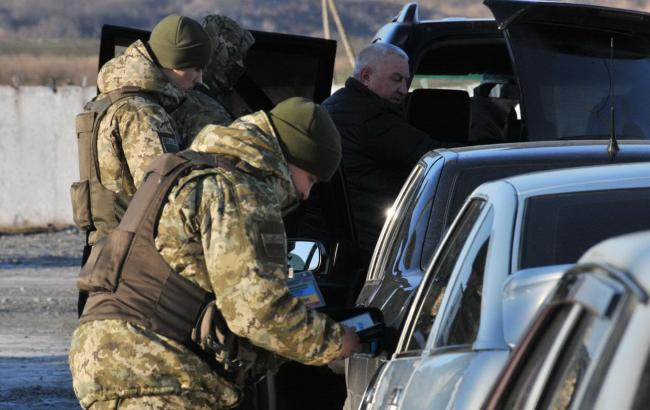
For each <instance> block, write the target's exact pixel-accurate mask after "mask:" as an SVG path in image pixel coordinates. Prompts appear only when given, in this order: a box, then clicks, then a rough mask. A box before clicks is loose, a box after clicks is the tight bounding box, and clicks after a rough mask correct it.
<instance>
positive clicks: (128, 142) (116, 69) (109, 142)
mask: <svg viewBox="0 0 650 410" xmlns="http://www.w3.org/2000/svg"><path fill="white" fill-rule="evenodd" d="M97 85H98V88H99V91H100V92H101V93H102V94H106V93H108V92H110V91H113V90H117V89H119V88H122V87H126V86H136V87H140V88H141V89H143V90H144V91H146V92H147V93H148V94H149V95H151V98H148V97H147V98H145V97H142V96H140V95H135V96H132V97H126V98H123V99H121V100H119V101H118V102H116V103H115V104H113V105H111V106H110V107H109V108H108V110H107V112H106V115H105V116H104V118H103V119H102V121H101V123H100V125H99V130H98V134H97V152H98V161H99V169H100V179H101V182H102V185H104V187H106V188H107V189H109V190H111V191H113V192H115V193H119V192H123V193H124V194H126V196H127V197H131V196H133V194H134V193H135V190H136V188H137V187H139V186H140V184H141V183H142V180H143V178H144V171H145V169H146V168H147V167H148V166H149V164H150V163H151V161H153V160H154V159H155V158H157V157H158V156H160V155H161V154H162V153H163V152H176V151H178V150H179V149H181V148H182V141H181V139H180V138H179V137H178V136H177V135H178V133H177V130H176V125H175V122H174V120H173V119H172V117H171V116H170V115H169V114H168V113H169V112H171V111H173V110H174V109H176V107H177V106H178V105H179V104H180V102H181V101H182V99H183V98H184V96H183V92H182V91H181V90H180V89H179V88H178V87H176V86H175V85H173V84H172V83H171V82H169V80H168V79H167V77H166V76H165V74H164V73H163V72H162V70H161V69H160V68H158V67H157V66H156V65H155V63H154V62H153V61H152V59H151V56H150V55H149V52H148V51H147V49H146V47H145V45H144V44H143V43H142V42H141V41H136V42H135V43H133V44H132V45H131V46H129V47H128V48H127V49H126V51H125V52H124V54H122V55H120V56H118V57H115V58H114V59H112V60H111V61H109V62H108V63H106V64H105V65H104V66H103V67H102V69H101V70H100V72H99V75H98V76H97ZM98 98H99V99H101V98H103V96H102V95H100V96H99V97H98ZM94 233H96V232H94ZM97 239H98V238H96V237H91V242H95V241H96V240H97Z"/></svg>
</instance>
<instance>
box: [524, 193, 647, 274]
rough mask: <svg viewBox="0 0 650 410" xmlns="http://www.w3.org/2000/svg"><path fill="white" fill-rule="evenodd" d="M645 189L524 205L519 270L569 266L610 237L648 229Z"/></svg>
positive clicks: (536, 200) (543, 198)
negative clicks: (547, 266) (566, 264)
mask: <svg viewBox="0 0 650 410" xmlns="http://www.w3.org/2000/svg"><path fill="white" fill-rule="evenodd" d="M649 203H650V190H648V189H625V190H624V189H618V190H603V191H590V192H572V193H567V194H559V195H546V196H539V197H533V198H530V199H528V200H527V201H526V203H525V210H524V217H523V218H524V222H523V234H522V239H521V245H520V259H519V269H526V268H532V267H537V266H546V265H559V264H564V263H574V262H575V261H577V260H578V258H579V257H580V255H582V254H583V253H584V252H585V251H586V250H587V249H589V248H590V247H591V246H593V245H595V244H596V243H598V242H600V241H602V240H604V239H607V238H610V237H612V236H617V235H622V234H625V233H630V232H636V231H641V230H644V229H650V218H648V204H649Z"/></svg>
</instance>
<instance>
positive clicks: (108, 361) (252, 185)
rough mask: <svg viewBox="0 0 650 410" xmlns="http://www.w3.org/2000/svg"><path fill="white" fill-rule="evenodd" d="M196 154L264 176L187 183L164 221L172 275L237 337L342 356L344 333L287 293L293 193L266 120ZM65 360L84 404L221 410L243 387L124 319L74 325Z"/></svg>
mask: <svg viewBox="0 0 650 410" xmlns="http://www.w3.org/2000/svg"><path fill="white" fill-rule="evenodd" d="M191 149H193V150H195V151H199V152H206V153H214V154H225V155H231V156H234V157H237V158H240V159H241V160H243V161H245V162H247V163H248V164H249V165H251V166H253V167H254V168H256V169H257V170H259V171H261V172H262V173H264V175H266V176H265V177H264V178H260V177H259V176H253V175H250V174H247V173H244V172H242V171H233V170H226V169H220V168H217V169H203V170H197V171H193V172H191V173H190V174H189V175H187V176H185V177H183V178H181V179H180V180H179V182H178V184H177V185H176V186H175V187H174V188H173V189H172V191H171V192H170V194H169V198H168V202H167V204H166V205H165V206H164V208H163V212H162V214H161V217H160V220H159V226H158V233H157V236H156V240H155V243H156V248H157V249H158V250H159V252H160V254H161V255H162V256H163V258H164V259H165V260H166V261H167V263H169V265H170V266H171V267H172V268H173V269H174V270H175V271H176V272H178V273H179V274H181V275H183V276H185V277H186V278H188V279H190V280H192V281H194V282H195V283H197V284H198V285H199V286H201V287H202V288H204V289H206V290H209V291H211V292H214V293H215V296H216V300H217V305H218V306H219V308H220V310H221V312H222V314H223V316H224V318H225V319H226V321H227V323H228V326H229V327H230V329H231V330H232V331H233V332H234V333H236V334H238V335H239V336H242V337H246V338H248V339H249V340H250V341H251V342H252V343H253V344H255V345H257V346H259V347H261V348H263V349H265V350H268V351H271V352H275V353H277V354H279V355H282V356H284V357H286V358H289V359H293V360H297V361H300V362H303V363H307V364H314V365H319V364H325V363H328V362H330V361H332V360H334V359H336V358H338V357H339V356H340V354H341V349H342V343H343V335H342V334H343V329H342V327H341V326H340V325H339V324H337V323H335V322H334V321H332V320H331V319H329V318H328V317H327V316H325V315H322V314H320V313H318V312H315V311H312V310H309V309H307V308H306V307H305V306H304V305H303V304H302V303H301V302H300V301H298V300H297V299H296V298H294V297H293V296H292V295H291V294H290V293H289V291H288V289H287V287H286V286H285V281H286V275H287V258H286V256H287V253H286V251H287V246H286V236H285V233H284V228H283V225H282V214H283V210H285V211H286V210H288V209H289V208H290V207H292V206H293V205H295V204H296V202H297V192H296V189H295V186H294V185H293V183H292V180H291V177H290V174H289V171H288V167H287V164H286V162H285V160H284V157H283V155H282V153H281V151H280V146H279V143H278V141H277V138H276V136H275V135H274V131H273V127H272V126H271V124H270V122H269V119H268V117H267V116H266V114H264V113H263V112H258V113H255V114H252V115H249V116H246V117H242V118H240V119H239V120H237V121H235V122H234V123H232V124H231V125H230V126H229V127H227V128H226V127H221V126H216V125H209V126H207V127H205V128H204V129H203V130H202V131H201V132H200V133H199V135H198V136H197V137H196V139H195V141H194V142H193V143H192V146H191ZM69 363H70V369H71V372H72V376H73V386H74V389H75V393H76V394H77V397H78V398H79V400H80V402H81V405H82V406H84V407H88V406H90V405H91V404H92V403H93V402H95V401H97V400H112V399H116V398H125V397H137V396H143V395H160V394H192V395H196V396H199V397H201V398H202V399H205V400H209V402H210V403H211V405H212V406H213V407H218V408H223V407H228V406H232V405H234V404H235V403H236V402H237V401H238V399H239V398H240V388H239V387H238V386H236V385H234V384H233V383H231V382H229V381H227V380H225V379H223V378H222V377H220V376H219V375H217V374H216V373H214V372H213V371H211V370H210V368H209V367H208V366H207V365H206V364H205V363H204V362H202V361H201V360H200V359H199V358H198V357H197V356H196V355H195V354H193V353H192V352H190V351H189V350H188V349H187V348H186V347H185V346H184V345H182V344H179V343H176V342H174V341H173V340H170V339H167V338H165V337H163V336H160V335H158V334H156V333H154V332H152V331H150V330H148V329H146V328H143V327H140V326H137V325H133V324H130V323H128V322H124V321H119V320H101V321H92V322H88V323H85V324H83V325H81V326H80V327H79V328H77V330H76V331H75V333H74V335H73V340H72V346H71V349H70V360H69Z"/></svg>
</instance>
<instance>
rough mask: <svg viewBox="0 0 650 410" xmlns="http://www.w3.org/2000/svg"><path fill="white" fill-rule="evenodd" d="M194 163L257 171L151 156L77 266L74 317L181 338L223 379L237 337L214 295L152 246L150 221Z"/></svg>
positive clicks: (183, 156)
mask: <svg viewBox="0 0 650 410" xmlns="http://www.w3.org/2000/svg"><path fill="white" fill-rule="evenodd" d="M201 168H226V169H232V170H234V169H238V170H240V171H243V172H248V173H251V174H256V173H257V172H258V171H257V170H254V169H252V168H250V167H249V166H248V165H247V164H245V163H244V162H243V161H239V162H237V161H236V159H234V158H229V157H226V156H216V155H209V154H199V153H195V152H191V151H184V152H181V153H179V154H163V155H162V156H161V157H159V158H158V159H157V160H155V161H154V162H153V163H152V164H151V165H150V167H149V169H148V171H147V174H146V176H145V181H144V183H143V184H142V186H141V187H140V188H139V189H138V191H137V192H136V194H135V196H134V197H133V200H132V201H131V203H130V205H129V207H128V209H127V211H126V213H125V214H124V217H123V218H122V221H121V222H120V224H119V226H118V227H117V228H116V229H115V230H113V232H111V233H110V234H109V235H108V236H106V237H104V238H102V239H100V240H99V241H98V243H97V244H96V245H95V246H94V247H93V250H92V252H91V254H90V257H89V258H88V261H87V262H86V264H85V265H84V267H83V269H82V271H81V274H80V277H79V280H78V281H77V287H78V288H79V289H80V290H81V291H86V292H88V293H89V297H88V301H87V302H86V305H85V308H84V310H83V313H82V315H81V318H80V322H81V323H84V322H87V321H91V320H103V319H118V320H125V321H128V322H132V323H136V324H139V325H141V326H144V327H146V328H148V329H151V330H153V331H154V332H156V333H158V334H160V335H163V336H166V337H168V338H170V339H173V340H175V341H177V342H180V343H183V344H185V345H186V346H187V347H188V348H190V349H191V350H192V351H194V352H195V353H197V354H198V355H199V356H200V357H201V358H203V359H204V360H205V361H206V362H207V363H208V364H210V365H211V366H212V367H213V369H215V370H216V371H218V372H221V371H223V370H225V371H226V374H223V375H224V376H226V377H228V376H232V371H233V370H237V368H240V367H243V365H244V363H242V362H241V360H240V359H239V358H238V351H239V346H238V344H239V340H240V339H239V338H238V337H237V336H235V335H234V334H233V333H232V332H230V330H229V329H228V328H227V325H226V323H225V320H224V319H223V317H222V316H221V313H220V312H219V310H218V309H217V308H216V304H215V303H214V294H212V293H210V292H206V291H205V290H203V289H202V288H201V287H200V286H198V285H197V284H195V283H193V282H191V281H190V280H188V279H186V278H184V277H183V276H181V275H179V274H178V273H176V272H175V271H174V270H173V269H172V268H171V267H170V266H169V264H168V263H167V262H166V261H165V260H164V259H163V258H162V256H161V255H160V253H159V252H158V250H157V249H156V246H155V233H154V232H155V231H156V225H157V221H158V218H159V216H160V215H161V213H162V209H163V206H164V205H165V202H166V199H167V197H168V195H169V193H170V191H171V189H172V188H173V187H174V186H175V185H176V183H177V182H178V180H179V179H180V178H181V177H183V176H185V175H187V174H188V173H189V172H191V171H192V170H195V169H201ZM242 340H243V339H242ZM215 356H216V358H218V359H219V360H218V362H217V361H215ZM231 378H232V377H231ZM235 378H236V376H235Z"/></svg>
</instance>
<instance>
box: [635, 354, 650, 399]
mask: <svg viewBox="0 0 650 410" xmlns="http://www.w3.org/2000/svg"><path fill="white" fill-rule="evenodd" d="M648 403H650V356H648V357H647V358H646V361H645V365H644V366H643V372H642V373H641V380H640V381H639V385H638V386H637V388H636V394H635V396H634V405H633V406H632V409H633V410H645V409H647V408H648Z"/></svg>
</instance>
